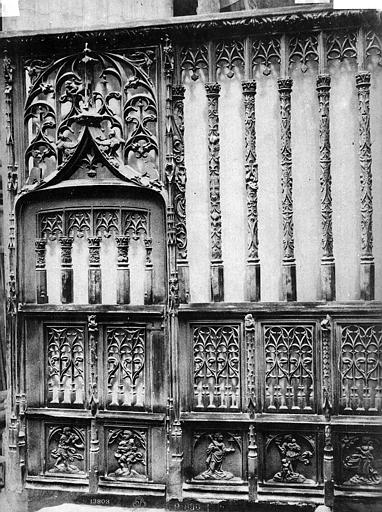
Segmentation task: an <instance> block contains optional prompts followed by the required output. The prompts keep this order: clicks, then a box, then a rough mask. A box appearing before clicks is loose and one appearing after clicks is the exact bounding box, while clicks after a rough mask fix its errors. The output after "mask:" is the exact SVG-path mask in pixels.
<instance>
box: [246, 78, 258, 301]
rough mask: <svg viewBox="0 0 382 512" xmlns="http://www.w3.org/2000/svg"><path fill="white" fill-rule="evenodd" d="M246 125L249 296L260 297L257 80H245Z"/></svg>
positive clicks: (247, 291) (248, 298)
mask: <svg viewBox="0 0 382 512" xmlns="http://www.w3.org/2000/svg"><path fill="white" fill-rule="evenodd" d="M242 88H243V96H244V109H245V114H244V115H245V118H244V127H245V186H246V191H247V223H248V226H247V268H246V300H248V301H259V300H260V260H259V237H258V212H257V190H258V167H257V158H256V126H255V96H256V82H255V80H245V81H243V82H242Z"/></svg>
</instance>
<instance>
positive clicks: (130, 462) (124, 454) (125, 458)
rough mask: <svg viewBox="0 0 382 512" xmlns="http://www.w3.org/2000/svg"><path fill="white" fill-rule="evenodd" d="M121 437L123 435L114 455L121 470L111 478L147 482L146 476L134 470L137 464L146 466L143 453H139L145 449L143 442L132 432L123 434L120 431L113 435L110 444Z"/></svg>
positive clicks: (125, 431) (127, 431)
mask: <svg viewBox="0 0 382 512" xmlns="http://www.w3.org/2000/svg"><path fill="white" fill-rule="evenodd" d="M119 435H121V438H120V440H119V443H118V447H117V451H116V452H115V454H114V457H115V458H116V459H117V462H118V466H119V468H118V469H117V470H116V471H115V473H111V474H110V476H114V477H117V478H128V479H134V480H145V478H146V477H145V475H142V474H141V473H138V472H137V471H136V470H135V469H133V466H134V465H135V464H143V465H144V466H145V465H146V463H145V460H144V456H143V453H142V452H140V451H139V448H140V447H142V448H144V446H143V444H142V440H141V439H139V437H138V436H137V435H135V434H133V432H131V430H123V431H122V434H121V431H118V432H117V433H116V434H114V435H112V436H111V438H110V441H109V443H111V442H113V441H114V440H115V439H116V437H118V436H119Z"/></svg>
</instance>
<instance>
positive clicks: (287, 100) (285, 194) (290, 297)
mask: <svg viewBox="0 0 382 512" xmlns="http://www.w3.org/2000/svg"><path fill="white" fill-rule="evenodd" d="M292 85H293V80H292V79H291V78H279V79H278V89H279V96H280V114H281V152H280V154H281V194H282V202H281V207H282V222H283V264H282V270H283V271H282V293H283V300H287V301H294V300H296V261H295V257H294V234H293V231H294V226H293V194H292V190H293V180H292V148H291V93H292Z"/></svg>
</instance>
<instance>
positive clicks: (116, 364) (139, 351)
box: [105, 326, 146, 408]
mask: <svg viewBox="0 0 382 512" xmlns="http://www.w3.org/2000/svg"><path fill="white" fill-rule="evenodd" d="M145 338H146V334H145V329H144V328H143V327H126V326H120V327H111V326H110V327H107V328H106V342H105V345H106V351H107V396H108V398H107V406H108V407H111V408H113V407H142V406H143V405H144V403H145V356H146V348H145Z"/></svg>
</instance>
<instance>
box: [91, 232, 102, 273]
mask: <svg viewBox="0 0 382 512" xmlns="http://www.w3.org/2000/svg"><path fill="white" fill-rule="evenodd" d="M88 244H89V265H90V266H92V267H98V266H99V265H100V249H101V237H99V236H91V237H89V238H88Z"/></svg>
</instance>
